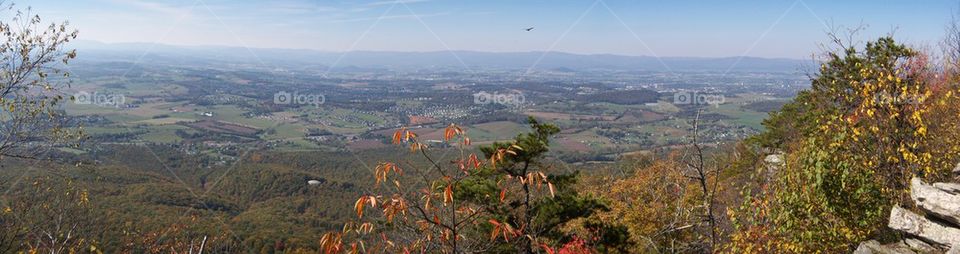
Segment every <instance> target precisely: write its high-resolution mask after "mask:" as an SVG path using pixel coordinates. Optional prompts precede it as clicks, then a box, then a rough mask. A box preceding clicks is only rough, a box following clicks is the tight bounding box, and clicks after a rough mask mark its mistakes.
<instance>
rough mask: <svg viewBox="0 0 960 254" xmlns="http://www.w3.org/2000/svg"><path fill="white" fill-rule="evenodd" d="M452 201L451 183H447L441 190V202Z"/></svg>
mask: <svg viewBox="0 0 960 254" xmlns="http://www.w3.org/2000/svg"><path fill="white" fill-rule="evenodd" d="M450 202H453V185H447V188H446V189H445V190H443V203H444V204H446V203H450Z"/></svg>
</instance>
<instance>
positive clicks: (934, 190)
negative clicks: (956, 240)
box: [910, 177, 960, 225]
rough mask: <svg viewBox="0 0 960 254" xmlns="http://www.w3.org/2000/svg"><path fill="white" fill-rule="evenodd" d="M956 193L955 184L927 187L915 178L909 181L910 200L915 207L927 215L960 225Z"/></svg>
mask: <svg viewBox="0 0 960 254" xmlns="http://www.w3.org/2000/svg"><path fill="white" fill-rule="evenodd" d="M938 187H939V188H938ZM956 191H960V186H956V184H946V183H941V184H936V185H928V184H925V183H923V182H922V181H920V179H919V178H916V177H914V178H913V179H911V180H910V198H911V199H913V202H914V203H915V204H916V205H917V207H920V209H921V210H923V211H924V212H926V213H927V214H928V215H932V216H935V217H937V218H940V219H943V220H946V221H948V222H950V223H953V224H954V225H960V195H958V194H957V192H956Z"/></svg>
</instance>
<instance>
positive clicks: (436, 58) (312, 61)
mask: <svg viewBox="0 0 960 254" xmlns="http://www.w3.org/2000/svg"><path fill="white" fill-rule="evenodd" d="M71 46H72V47H74V48H76V49H77V50H78V52H79V54H80V59H81V60H90V61H137V60H138V59H139V61H149V62H152V63H160V64H163V63H166V64H176V65H183V64H188V65H189V64H191V63H193V62H199V63H210V62H211V61H213V62H220V63H223V64H251V65H257V64H259V65H266V66H263V67H283V68H304V67H308V66H309V67H310V68H318V67H320V68H323V67H327V66H330V65H332V64H336V65H335V66H336V67H337V68H336V70H337V71H361V70H372V69H391V70H417V69H427V68H431V69H436V68H449V69H451V70H457V69H460V70H463V69H467V68H469V69H471V70H476V69H528V68H531V66H535V67H534V68H533V69H534V70H550V71H560V72H576V71H587V70H597V69H603V70H626V71H648V72H665V71H675V72H726V71H728V70H729V71H731V72H801V71H802V69H801V68H803V67H809V66H810V64H811V63H812V62H811V61H809V60H799V59H786V58H759V57H722V58H705V57H661V58H659V59H658V58H656V57H652V56H624V55H612V54H592V55H585V54H572V53H562V52H547V53H544V52H505V53H503V52H479V51H431V52H393V51H352V52H346V53H344V52H327V51H317V50H306V49H267V48H251V49H247V48H243V47H226V46H174V45H165V44H150V43H115V44H107V43H100V42H93V41H78V42H75V43H73V44H71ZM464 66H466V67H464Z"/></svg>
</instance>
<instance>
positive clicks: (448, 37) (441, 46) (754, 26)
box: [17, 0, 960, 58]
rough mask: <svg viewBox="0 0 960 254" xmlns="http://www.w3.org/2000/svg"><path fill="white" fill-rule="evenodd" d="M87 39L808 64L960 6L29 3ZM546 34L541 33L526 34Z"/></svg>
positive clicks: (497, 0)
mask: <svg viewBox="0 0 960 254" xmlns="http://www.w3.org/2000/svg"><path fill="white" fill-rule="evenodd" d="M17 4H18V5H19V6H21V7H25V6H32V7H33V8H34V12H35V13H39V14H40V15H41V17H42V18H44V20H46V21H59V20H69V21H70V22H71V24H72V25H73V26H74V27H75V28H76V29H78V30H80V39H83V40H95V41H102V42H157V43H164V44H176V45H229V46H248V47H259V48H306V49H317V50H325V51H347V50H391V51H437V50H447V49H454V50H479V51H548V50H551V51H563V52H573V53H612V54H624V55H656V56H708V57H716V56H739V55H748V56H761V57H790V58H804V57H808V56H809V55H810V54H811V53H812V52H814V51H816V50H817V48H818V47H817V44H818V43H819V42H823V41H825V40H826V36H825V35H824V34H825V31H826V30H827V27H828V26H831V25H832V26H856V25H858V24H860V23H863V24H867V25H869V29H868V30H867V33H866V34H865V35H864V37H868V38H869V37H876V36H878V35H882V34H885V33H889V32H891V31H895V35H896V36H897V37H898V38H899V39H901V40H904V41H906V42H908V43H911V44H914V45H920V46H929V45H935V44H936V42H937V41H939V40H940V38H941V36H942V33H943V27H944V25H945V24H946V23H947V22H948V21H949V20H950V17H951V14H952V13H956V11H957V9H958V7H960V1H957V0H924V1H916V0H911V1H907V0H902V1H877V0H874V1H819V0H802V1H797V0H787V1H771V0H764V1H760V0H756V1H622V0H470V1H467V0H355V1H347V0H272V1H266V0H264V1H246V0H168V1H161V0H69V1H63V0H56V1H53V0H29V1H23V0H21V1H18V2H17ZM527 27H535V29H534V30H533V31H529V32H527V31H525V30H524V28H527Z"/></svg>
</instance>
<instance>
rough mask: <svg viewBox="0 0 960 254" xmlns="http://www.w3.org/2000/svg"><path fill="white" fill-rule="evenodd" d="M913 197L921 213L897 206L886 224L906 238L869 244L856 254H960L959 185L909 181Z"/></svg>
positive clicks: (861, 247)
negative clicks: (893, 241)
mask: <svg viewBox="0 0 960 254" xmlns="http://www.w3.org/2000/svg"><path fill="white" fill-rule="evenodd" d="M910 198H911V199H912V200H913V202H914V203H915V204H916V206H917V208H919V209H920V211H922V213H921V214H917V213H914V212H913V211H910V210H909V209H906V208H903V207H900V206H895V207H893V209H892V210H891V211H890V221H889V223H888V224H887V226H888V227H890V228H891V229H894V230H897V231H900V232H903V233H905V235H906V236H907V237H906V239H904V240H903V241H900V242H895V243H891V244H880V242H877V241H875V240H871V241H866V242H863V243H860V246H859V247H858V248H857V250H856V251H855V252H854V253H858V254H869V253H957V254H960V184H956V183H934V184H926V183H924V182H923V181H921V180H920V179H918V178H914V179H911V180H910Z"/></svg>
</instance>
